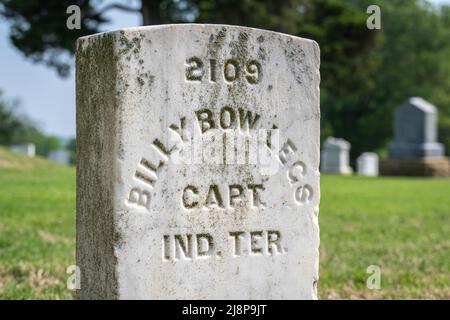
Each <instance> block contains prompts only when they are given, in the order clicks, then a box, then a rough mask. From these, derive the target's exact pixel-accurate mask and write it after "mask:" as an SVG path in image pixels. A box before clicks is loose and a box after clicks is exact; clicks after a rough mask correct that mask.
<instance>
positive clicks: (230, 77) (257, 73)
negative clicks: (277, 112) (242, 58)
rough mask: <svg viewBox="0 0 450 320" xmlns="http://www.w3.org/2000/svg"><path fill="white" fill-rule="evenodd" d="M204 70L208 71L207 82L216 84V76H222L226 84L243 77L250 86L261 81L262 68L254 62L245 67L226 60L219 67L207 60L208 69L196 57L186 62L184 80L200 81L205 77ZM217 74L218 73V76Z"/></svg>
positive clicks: (214, 61)
mask: <svg viewBox="0 0 450 320" xmlns="http://www.w3.org/2000/svg"><path fill="white" fill-rule="evenodd" d="M205 69H207V71H209V81H210V82H216V81H217V76H218V75H219V76H223V79H224V80H225V81H226V82H228V83H231V82H234V81H236V80H237V79H238V78H240V77H244V78H245V80H246V81H247V82H248V83H250V84H257V83H259V82H260V81H261V77H262V68H261V64H260V63H259V62H258V61H256V60H249V61H247V62H246V63H245V65H243V66H242V65H240V64H239V63H238V62H237V61H236V60H235V59H228V60H225V61H224V62H223V65H220V66H219V63H217V60H215V59H209V63H208V67H207V68H205V64H204V63H203V61H202V60H201V59H200V58H198V57H191V58H189V59H187V60H186V80H187V81H202V79H203V76H204V75H205ZM218 72H220V73H219V74H218Z"/></svg>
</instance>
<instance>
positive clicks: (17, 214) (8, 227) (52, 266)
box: [0, 149, 75, 299]
mask: <svg viewBox="0 0 450 320" xmlns="http://www.w3.org/2000/svg"><path fill="white" fill-rule="evenodd" d="M2 167H3V168H2ZM5 167H6V168H5ZM72 264H75V170H74V168H68V167H64V166H60V165H57V164H52V163H49V162H47V161H45V160H42V159H34V160H33V161H29V160H28V159H26V158H25V157H23V156H19V155H14V154H11V153H8V152H5V151H4V150H2V149H0V299H57V298H59V299H68V298H72V297H73V294H72V292H71V291H69V290H67V289H66V278H67V276H66V274H65V272H66V267H67V266H69V265H72Z"/></svg>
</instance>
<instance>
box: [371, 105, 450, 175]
mask: <svg viewBox="0 0 450 320" xmlns="http://www.w3.org/2000/svg"><path fill="white" fill-rule="evenodd" d="M380 171H381V174H383V175H406V176H448V175H449V173H450V166H449V161H448V158H446V157H444V147H443V145H442V144H441V143H439V142H438V140H437V109H436V107H435V106H434V105H432V104H431V103H429V102H427V101H425V100H424V99H422V98H419V97H413V98H410V99H409V100H408V101H406V102H405V103H403V104H402V105H400V106H399V107H397V109H396V110H395V115H394V141H393V142H391V143H390V144H389V145H388V159H386V160H383V161H382V162H381V164H380Z"/></svg>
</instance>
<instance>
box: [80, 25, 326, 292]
mask: <svg viewBox="0 0 450 320" xmlns="http://www.w3.org/2000/svg"><path fill="white" fill-rule="evenodd" d="M319 56H320V55H319V48H318V45H317V44H316V43H315V42H314V41H311V40H307V39H302V38H297V37H293V36H289V35H284V34H280V33H276V32H269V31H263V30H258V29H252V28H243V27H233V26H221V25H167V26H154V27H143V28H133V29H127V30H121V31H116V32H111V33H105V34H99V35H94V36H89V37H85V38H81V39H80V40H79V42H78V45H77V154H78V160H77V264H78V266H79V267H80V269H81V270H80V271H81V290H80V292H79V298H82V299H102V298H113V299H114V298H119V299H130V298H136V299H312V298H316V297H317V294H316V284H317V280H318V262H319V260H318V259H319V253H318V248H319V229H318V217H317V215H318V205H319V170H318V166H319V125H320V124H319V122H320V119H319V118H320V117H319V115H320V112H319V79H320V77H319Z"/></svg>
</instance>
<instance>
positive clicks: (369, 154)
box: [358, 152, 378, 159]
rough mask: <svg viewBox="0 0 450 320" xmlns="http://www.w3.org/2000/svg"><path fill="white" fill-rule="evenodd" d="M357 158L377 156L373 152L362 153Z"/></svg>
mask: <svg viewBox="0 0 450 320" xmlns="http://www.w3.org/2000/svg"><path fill="white" fill-rule="evenodd" d="M359 158H378V155H377V154H376V153H375V152H363V153H361V155H360V156H359V157H358V159H359Z"/></svg>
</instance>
